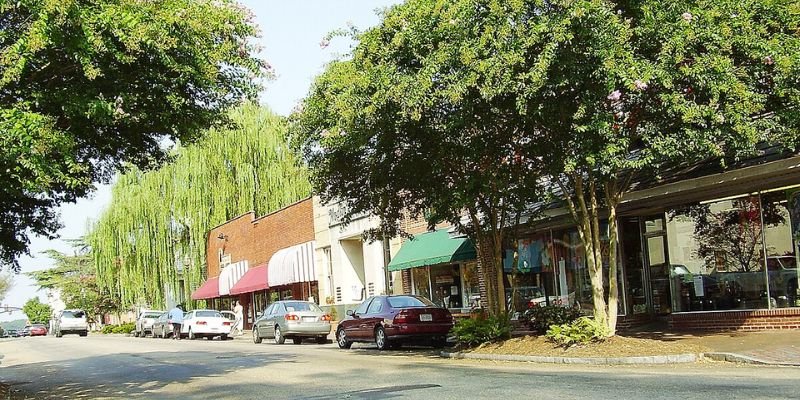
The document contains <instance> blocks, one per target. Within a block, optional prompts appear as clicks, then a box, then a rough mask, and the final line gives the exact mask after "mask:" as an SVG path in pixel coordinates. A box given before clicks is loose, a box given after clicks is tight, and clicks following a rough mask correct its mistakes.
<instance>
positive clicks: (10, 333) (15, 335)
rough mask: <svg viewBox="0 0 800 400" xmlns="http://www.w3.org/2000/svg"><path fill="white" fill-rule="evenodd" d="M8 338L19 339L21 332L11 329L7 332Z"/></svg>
mask: <svg viewBox="0 0 800 400" xmlns="http://www.w3.org/2000/svg"><path fill="white" fill-rule="evenodd" d="M6 337H10V338H12V337H19V332H17V330H16V329H9V330H7V331H6Z"/></svg>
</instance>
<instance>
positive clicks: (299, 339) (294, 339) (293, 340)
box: [292, 337, 303, 344]
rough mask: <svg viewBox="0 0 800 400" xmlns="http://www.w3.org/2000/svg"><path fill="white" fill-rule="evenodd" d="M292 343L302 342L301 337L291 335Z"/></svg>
mask: <svg viewBox="0 0 800 400" xmlns="http://www.w3.org/2000/svg"><path fill="white" fill-rule="evenodd" d="M292 343H294V344H303V338H301V337H293V338H292Z"/></svg>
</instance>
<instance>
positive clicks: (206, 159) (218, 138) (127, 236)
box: [87, 104, 311, 308]
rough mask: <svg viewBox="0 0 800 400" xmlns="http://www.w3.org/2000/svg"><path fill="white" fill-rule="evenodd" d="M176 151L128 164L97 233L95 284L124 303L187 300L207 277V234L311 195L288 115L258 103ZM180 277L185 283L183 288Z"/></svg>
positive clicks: (93, 240) (92, 237)
mask: <svg viewBox="0 0 800 400" xmlns="http://www.w3.org/2000/svg"><path fill="white" fill-rule="evenodd" d="M230 120H231V122H232V127H230V128H224V129H212V130H211V131H209V132H208V133H207V134H206V137H205V138H204V139H203V140H201V141H199V142H197V143H195V144H192V145H188V146H183V147H180V148H178V149H177V150H176V151H175V154H174V155H173V157H174V161H173V162H172V163H170V164H167V165H164V166H163V167H161V168H160V169H157V170H153V171H149V172H144V171H141V170H139V169H136V168H133V167H132V168H131V169H130V170H129V171H128V172H126V173H125V174H122V175H120V176H119V179H118V181H117V183H116V184H115V185H114V187H113V188H112V201H111V204H110V205H109V206H108V208H107V209H106V210H105V212H104V213H103V214H102V216H101V218H100V219H99V221H97V223H95V224H94V226H92V227H91V229H90V232H89V234H88V236H87V243H88V244H89V245H90V247H91V249H92V254H93V256H94V264H95V267H96V273H97V283H98V285H99V286H100V287H101V288H102V289H105V290H109V291H110V292H111V293H112V295H113V296H114V297H115V298H118V299H119V301H120V304H119V305H120V307H123V308H124V307H128V306H132V305H137V304H138V305H144V304H147V305H150V306H152V307H159V308H164V307H166V304H165V303H166V300H167V299H166V295H167V290H171V291H172V293H174V294H175V295H179V293H180V292H181V290H183V298H186V299H188V298H189V297H190V293H191V291H192V290H193V289H196V288H197V287H198V286H200V284H202V282H203V281H204V280H205V278H206V276H205V265H206V234H207V232H208V231H209V230H210V229H211V228H213V227H214V226H216V225H219V224H221V223H223V222H225V221H227V220H229V219H231V218H233V217H236V216H239V215H241V214H244V213H245V212H248V211H255V213H256V215H259V216H260V215H264V214H267V213H269V212H271V211H275V210H278V209H280V208H282V207H285V206H287V205H289V204H291V203H293V202H296V201H298V200H300V199H303V198H306V197H308V196H309V195H310V193H311V191H310V183H309V180H308V174H307V172H306V170H305V169H303V168H301V167H300V166H299V162H298V160H297V157H295V155H294V153H293V152H291V151H290V150H289V147H288V144H287V143H286V138H285V135H286V123H285V121H284V120H283V118H281V117H279V116H277V115H275V114H273V113H272V112H270V111H269V110H267V109H265V108H262V107H259V106H258V105H255V104H247V105H245V106H242V107H240V108H238V109H236V110H235V111H233V112H232V113H231V115H230ZM179 280H182V281H183V283H184V284H183V285H182V286H181V285H180V284H179Z"/></svg>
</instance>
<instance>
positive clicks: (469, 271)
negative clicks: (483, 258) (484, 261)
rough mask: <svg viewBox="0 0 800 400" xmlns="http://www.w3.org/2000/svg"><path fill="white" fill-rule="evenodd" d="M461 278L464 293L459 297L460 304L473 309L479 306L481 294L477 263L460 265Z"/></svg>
mask: <svg viewBox="0 0 800 400" xmlns="http://www.w3.org/2000/svg"><path fill="white" fill-rule="evenodd" d="M461 280H462V283H463V288H464V293H463V295H462V299H461V304H462V305H463V307H465V308H466V307H469V308H473V309H474V308H480V306H481V294H480V284H479V281H478V264H477V263H467V264H464V265H463V266H462V267H461Z"/></svg>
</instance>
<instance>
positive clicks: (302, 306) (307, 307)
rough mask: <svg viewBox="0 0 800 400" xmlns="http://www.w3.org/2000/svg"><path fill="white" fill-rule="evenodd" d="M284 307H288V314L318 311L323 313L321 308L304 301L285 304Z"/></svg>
mask: <svg viewBox="0 0 800 400" xmlns="http://www.w3.org/2000/svg"><path fill="white" fill-rule="evenodd" d="M284 305H285V306H286V311H288V312H292V311H316V312H322V309H321V308H319V306H317V305H316V304H314V303H306V302H304V301H291V302H288V303H284Z"/></svg>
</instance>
